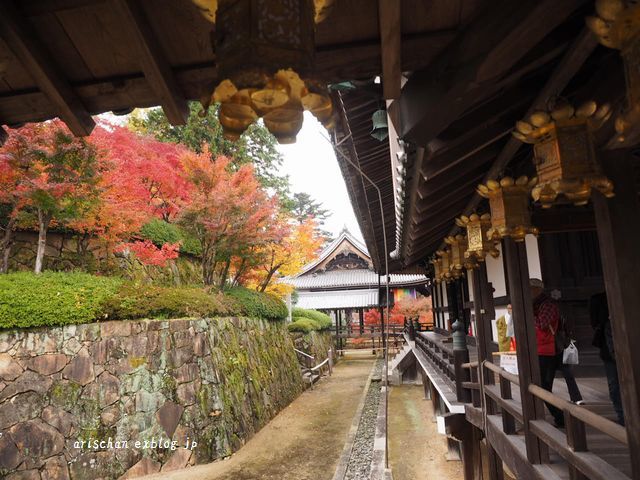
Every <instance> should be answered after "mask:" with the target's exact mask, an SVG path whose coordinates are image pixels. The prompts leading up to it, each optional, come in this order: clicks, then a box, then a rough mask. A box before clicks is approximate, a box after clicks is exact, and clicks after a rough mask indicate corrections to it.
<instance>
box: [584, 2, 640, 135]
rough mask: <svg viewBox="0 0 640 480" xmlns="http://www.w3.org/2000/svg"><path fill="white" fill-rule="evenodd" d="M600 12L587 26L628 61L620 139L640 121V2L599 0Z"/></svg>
mask: <svg viewBox="0 0 640 480" xmlns="http://www.w3.org/2000/svg"><path fill="white" fill-rule="evenodd" d="M595 7H596V15H595V16H591V17H587V19H586V20H587V26H588V27H589V28H590V29H591V30H592V31H593V33H595V34H596V36H597V37H598V39H599V40H600V43H601V44H602V45H604V46H605V47H609V48H615V49H617V50H620V53H621V55H622V59H623V61H624V65H625V77H626V83H627V101H628V108H627V110H626V111H625V112H624V113H623V114H622V115H621V116H619V117H618V118H617V119H616V123H615V127H616V131H617V132H618V135H619V136H618V139H619V140H620V141H624V140H625V135H626V133H627V132H628V131H629V127H630V126H631V125H633V124H637V122H639V121H640V4H638V2H623V0H596V2H595Z"/></svg>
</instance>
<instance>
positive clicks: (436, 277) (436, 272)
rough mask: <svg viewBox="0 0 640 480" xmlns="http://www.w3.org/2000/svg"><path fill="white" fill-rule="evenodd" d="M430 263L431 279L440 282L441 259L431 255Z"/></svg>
mask: <svg viewBox="0 0 640 480" xmlns="http://www.w3.org/2000/svg"><path fill="white" fill-rule="evenodd" d="M431 265H433V272H434V275H433V277H434V278H433V281H434V282H436V283H441V282H442V259H441V258H440V257H437V256H436V257H433V258H432V259H431Z"/></svg>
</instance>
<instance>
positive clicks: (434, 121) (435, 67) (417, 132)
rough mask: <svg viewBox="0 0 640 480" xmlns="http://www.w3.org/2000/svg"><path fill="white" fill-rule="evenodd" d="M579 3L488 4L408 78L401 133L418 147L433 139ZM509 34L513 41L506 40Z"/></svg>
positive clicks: (506, 1) (401, 105)
mask: <svg viewBox="0 0 640 480" xmlns="http://www.w3.org/2000/svg"><path fill="white" fill-rule="evenodd" d="M582 3H584V0H566V1H563V2H557V1H556V0H542V1H531V0H523V1H519V2H513V1H509V0H497V1H493V2H491V6H490V7H488V8H486V9H485V10H484V12H483V14H481V15H479V16H478V18H477V19H476V20H475V21H473V22H472V23H471V24H470V25H469V27H467V28H466V29H465V30H464V31H463V33H462V34H461V35H460V36H459V37H458V39H457V41H456V42H455V44H454V45H452V46H451V47H450V48H447V49H446V52H443V54H441V55H440V56H439V57H438V58H437V59H436V61H434V62H433V64H432V65H430V66H429V67H427V69H425V70H423V71H421V72H417V73H415V74H414V75H412V77H411V78H410V79H409V80H408V81H407V83H406V84H405V86H404V87H403V90H402V94H401V95H400V97H399V99H398V102H399V106H398V108H399V109H400V112H401V124H402V125H401V128H400V130H399V132H400V136H401V137H402V138H405V139H407V140H409V141H412V142H415V143H417V144H420V145H425V144H426V143H428V142H430V141H431V140H432V139H434V138H436V136H437V135H438V134H439V133H440V132H442V131H443V130H444V129H445V128H446V127H447V126H448V125H450V124H451V123H452V122H453V121H454V120H455V119H456V118H458V117H459V116H460V115H461V114H462V113H463V112H464V111H465V110H467V109H468V108H469V107H470V106H471V105H473V104H475V103H477V102H478V100H479V99H481V98H484V97H485V96H486V95H488V94H491V93H492V92H494V91H495V88H496V86H495V85H496V83H497V82H496V81H497V80H498V79H499V78H500V77H501V76H502V75H504V74H505V73H506V72H508V71H509V69H511V68H512V67H513V66H514V65H515V64H516V63H517V62H518V61H519V60H520V59H522V58H523V57H524V56H525V55H526V54H527V53H528V52H529V51H530V50H531V49H532V48H533V47H535V46H536V45H537V44H538V43H539V42H540V41H541V40H542V39H543V38H544V37H545V36H546V35H547V34H548V33H549V32H551V31H552V30H553V29H554V28H555V27H556V26H558V25H559V24H561V23H562V22H563V21H564V20H565V19H566V18H567V17H568V16H569V15H570V14H571V13H573V11H574V10H575V9H576V8H577V7H579V6H580V5H581V4H582ZM529 25H535V28H532V27H528V26H529ZM519 32H522V34H520V33H519ZM514 38H517V41H516V42H512V43H511V44H510V43H509V42H508V41H507V39H514ZM486 58H490V59H491V61H490V62H489V63H487V61H486V60H484V59H486ZM495 60H499V62H500V63H499V64H496V63H495ZM489 66H490V67H491V68H490V69H489ZM489 70H490V71H491V77H488V76H487V71H489Z"/></svg>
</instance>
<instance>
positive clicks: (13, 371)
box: [0, 353, 22, 381]
mask: <svg viewBox="0 0 640 480" xmlns="http://www.w3.org/2000/svg"><path fill="white" fill-rule="evenodd" d="M21 373H22V367H21V366H20V365H19V364H18V362H16V361H15V360H14V359H13V358H12V357H11V355H9V354H8V353H0V378H2V379H3V380H7V381H11V380H15V379H16V378H18V377H19V376H20V374H21Z"/></svg>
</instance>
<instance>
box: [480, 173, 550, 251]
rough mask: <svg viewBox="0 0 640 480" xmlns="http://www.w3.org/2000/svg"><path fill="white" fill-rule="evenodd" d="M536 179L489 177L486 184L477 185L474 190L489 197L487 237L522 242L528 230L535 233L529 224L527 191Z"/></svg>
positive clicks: (536, 232) (529, 214)
mask: <svg viewBox="0 0 640 480" xmlns="http://www.w3.org/2000/svg"><path fill="white" fill-rule="evenodd" d="M536 181H537V179H536V178H533V179H531V180H529V179H528V178H527V177H525V176H522V177H520V178H518V179H517V180H514V179H513V178H511V177H504V178H503V179H502V180H500V182H497V181H495V180H489V181H488V182H487V184H486V185H478V189H477V191H478V193H479V194H480V195H481V196H482V197H484V198H488V199H489V206H490V207H491V228H490V229H489V230H488V231H487V239H495V240H499V239H502V238H504V237H511V238H513V239H514V240H515V241H516V242H522V241H524V237H525V236H526V235H527V234H528V233H531V234H533V235H537V234H538V229H537V228H536V227H534V226H533V225H532V224H531V212H530V211H529V192H531V189H532V188H533V186H534V185H535V184H536Z"/></svg>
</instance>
